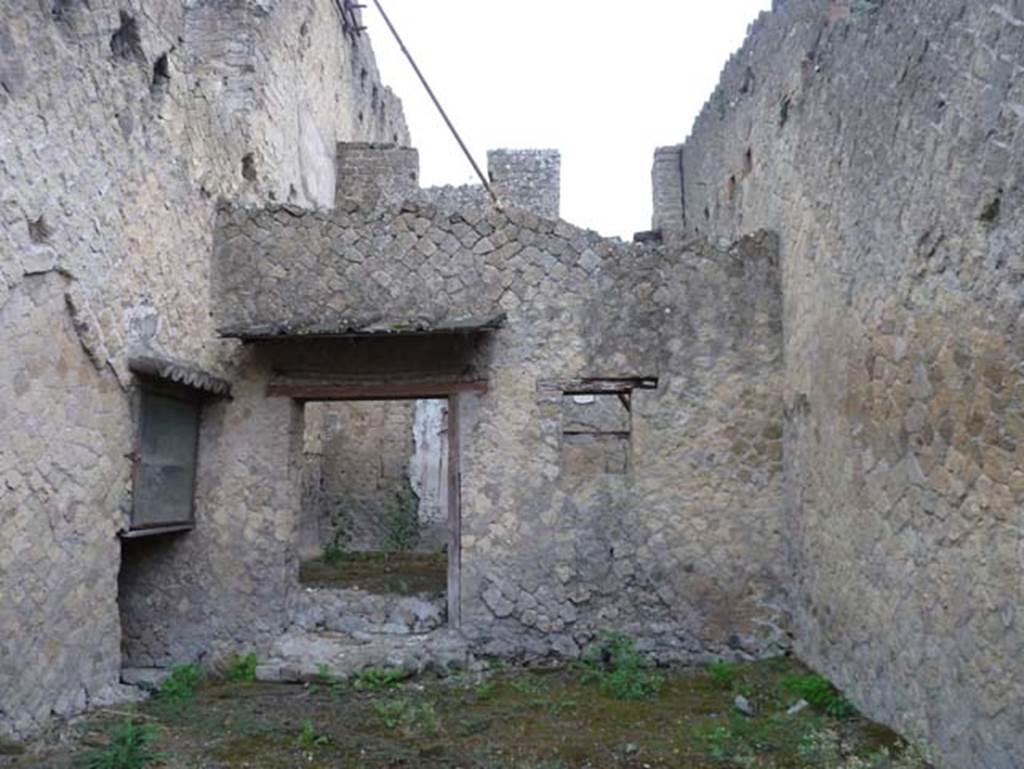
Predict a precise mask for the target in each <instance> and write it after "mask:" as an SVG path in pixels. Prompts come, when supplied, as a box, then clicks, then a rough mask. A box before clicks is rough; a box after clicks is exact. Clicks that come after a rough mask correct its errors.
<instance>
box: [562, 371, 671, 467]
mask: <svg viewBox="0 0 1024 769" xmlns="http://www.w3.org/2000/svg"><path fill="white" fill-rule="evenodd" d="M656 387H657V380H656V379H651V378H647V379H587V380H581V381H579V382H570V383H566V384H564V385H563V387H562V400H561V424H562V470H563V472H565V473H566V474H567V475H569V476H570V477H593V476H596V475H625V474H626V473H628V472H629V465H630V445H631V441H630V438H631V435H632V429H633V408H632V405H633V390H635V389H654V388H656Z"/></svg>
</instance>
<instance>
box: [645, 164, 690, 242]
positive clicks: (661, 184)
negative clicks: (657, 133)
mask: <svg viewBox="0 0 1024 769" xmlns="http://www.w3.org/2000/svg"><path fill="white" fill-rule="evenodd" d="M651 186H652V188H653V192H654V216H653V218H652V225H651V226H652V228H653V229H654V230H655V231H660V232H661V234H662V237H663V238H664V239H665V240H669V239H671V238H673V237H675V238H678V237H680V236H681V235H682V233H683V228H684V226H685V224H686V215H685V212H684V210H683V146H682V145H681V144H680V145H677V146H675V147H659V148H658V149H657V150H655V151H654V167H653V168H652V170H651Z"/></svg>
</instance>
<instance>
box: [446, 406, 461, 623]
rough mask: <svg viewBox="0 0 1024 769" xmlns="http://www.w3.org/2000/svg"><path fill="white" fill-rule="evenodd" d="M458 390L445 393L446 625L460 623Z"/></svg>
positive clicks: (459, 437)
mask: <svg viewBox="0 0 1024 769" xmlns="http://www.w3.org/2000/svg"><path fill="white" fill-rule="evenodd" d="M460 400H461V398H460V397H459V395H458V394H456V393H452V394H451V395H449V396H448V625H449V627H452V628H458V627H460V626H461V625H462V471H461V466H460V455H461V453H462V452H461V449H460V445H461V443H462V441H461V435H460V420H459V406H460Z"/></svg>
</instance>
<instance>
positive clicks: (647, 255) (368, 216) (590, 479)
mask: <svg viewBox="0 0 1024 769" xmlns="http://www.w3.org/2000/svg"><path fill="white" fill-rule="evenodd" d="M215 271H216V280H215V285H216V286H217V297H218V299H217V303H216V304H217V306H218V308H219V312H218V317H217V322H218V325H219V326H220V327H221V328H222V329H225V330H228V331H229V332H230V333H237V334H242V335H245V334H247V333H249V331H247V330H246V329H249V330H250V331H252V332H255V334H256V335H257V336H260V335H263V334H265V333H267V330H268V329H276V328H285V329H290V330H294V329H296V328H298V326H297V325H296V324H295V322H294V315H295V311H294V308H295V307H303V308H308V313H309V315H308V317H313V318H316V321H317V328H316V330H317V331H318V332H319V334H321V335H323V334H328V333H331V330H332V329H333V330H334V331H338V330H341V331H344V330H351V329H353V328H362V329H366V330H370V329H376V330H377V331H378V332H379V334H378V335H377V336H370V337H369V338H368V339H364V340H360V339H358V338H357V339H352V340H341V341H335V342H332V341H330V340H328V339H324V338H323V337H322V336H320V337H318V338H316V339H311V340H310V341H309V342H308V343H303V342H301V341H297V340H296V339H295V338H294V337H291V338H289V339H286V340H282V341H280V342H264V343H263V345H261V346H266V347H267V348H268V353H267V354H268V355H275V356H291V358H293V359H294V360H293V362H291V363H289V361H288V360H287V359H283V360H282V359H281V358H280V357H278V358H275V360H276V361H277V362H276V363H275V364H274V365H275V368H276V369H277V370H278V371H279V372H285V373H286V372H287V371H288V370H289V368H290V367H291V368H293V369H294V370H295V371H296V376H300V375H301V376H314V378H316V379H321V378H331V379H332V380H336V379H337V378H338V377H340V378H341V379H342V380H343V381H344V380H345V379H351V380H353V381H358V382H362V381H366V380H367V379H368V378H370V377H374V376H376V377H377V378H382V377H386V378H387V381H391V380H392V379H393V378H394V377H395V376H396V374H395V367H399V370H401V371H403V372H404V374H403V375H405V376H414V375H419V376H422V375H423V372H422V371H420V370H419V369H417V368H416V365H417V364H416V363H415V359H414V358H413V357H412V356H410V355H409V354H408V352H409V351H410V350H413V349H415V350H417V351H418V352H417V354H418V355H424V356H426V360H429V361H430V364H429V365H432V366H433V365H447V366H449V367H450V368H451V369H452V370H453V371H454V372H458V376H459V377H468V378H474V377H478V378H485V379H486V380H487V381H488V386H489V389H488V392H487V393H486V394H484V395H468V394H466V395H460V396H459V398H458V402H459V405H458V408H459V421H460V423H461V436H460V442H461V446H462V465H461V476H462V489H461V492H462V505H463V518H462V552H461V565H462V604H461V614H462V622H463V629H464V630H465V631H466V632H467V634H469V635H470V636H471V637H472V638H473V639H474V640H475V641H476V643H477V644H479V645H480V646H481V647H482V648H484V649H486V650H487V651H490V652H493V653H499V654H508V653H514V652H530V653H538V654H539V653H545V652H549V651H552V650H554V651H557V652H559V653H562V654H567V655H574V654H576V653H578V651H579V649H580V646H581V645H582V644H585V643H586V642H587V641H589V640H590V639H592V638H593V637H594V635H595V634H596V633H598V632H599V631H602V630H607V629H609V628H613V627H614V628H617V629H621V630H623V631H625V632H628V633H631V634H632V635H634V636H635V637H637V638H639V639H641V643H642V644H643V646H644V647H645V648H650V649H653V650H656V651H657V652H658V653H659V654H660V655H662V656H663V657H664V658H677V659H678V658H686V659H693V658H695V657H698V656H699V655H701V654H704V653H708V652H722V651H726V652H728V651H729V650H730V649H746V650H748V651H750V652H753V653H756V652H760V651H764V650H765V649H766V648H767V646H768V645H769V643H771V642H772V641H778V640H782V639H781V634H782V633H784V628H783V627H781V625H782V624H784V616H783V612H782V611H781V610H780V608H779V606H778V604H777V599H778V598H779V596H780V594H781V591H782V582H781V581H782V579H783V578H784V575H785V574H786V573H787V569H786V565H785V558H784V555H785V554H784V549H783V539H782V534H781V525H782V517H781V501H782V499H781V491H782V486H781V478H782V444H781V438H782V428H781V424H782V412H781V401H780V390H779V387H780V386H781V375H782V368H781V366H782V358H781V325H780V324H781V293H780V286H779V274H778V265H777V259H776V253H775V244H774V240H773V239H772V238H770V237H767V236H760V237H757V238H750V239H747V240H745V241H743V242H742V243H740V244H738V245H737V246H736V247H735V248H733V249H731V250H725V251H719V250H713V249H710V248H706V247H703V246H700V247H693V248H691V249H690V250H685V251H684V250H681V249H664V248H656V247H642V246H632V245H627V244H624V243H622V242H621V241H617V240H605V239H602V238H600V236H598V235H597V234H596V233H593V232H586V231H583V230H580V229H577V228H575V227H572V226H571V225H568V224H566V223H564V222H558V221H552V220H546V219H541V218H539V217H537V216H535V215H533V214H530V213H527V212H523V211H521V210H511V211H509V212H508V213H502V212H499V211H496V210H493V209H490V210H489V209H479V210H468V211H462V212H460V213H456V214H453V213H451V212H444V211H441V210H439V209H437V208H434V207H432V206H429V205H423V204H416V203H408V204H406V205H404V206H403V207H401V208H395V209H392V210H391V211H376V212H364V211H360V210H357V209H354V208H351V207H350V208H349V209H348V210H337V211H334V212H319V213H300V212H296V211H292V210H281V209H277V210H274V209H271V210H267V211H252V210H242V209H225V210H224V211H223V212H222V215H221V224H220V228H219V234H218V245H217V247H216V251H215ZM314 275H315V276H316V279H315V280H314V279H311V276H314ZM424 289H426V290H424ZM502 313H504V314H505V315H506V323H505V325H504V326H503V327H501V328H500V329H499V330H497V331H494V332H493V334H491V335H489V336H488V335H484V337H482V338H479V339H478V341H476V342H475V343H474V342H473V341H472V340H473V339H474V338H476V337H468V338H467V339H466V341H464V342H460V344H462V345H472V347H471V351H470V352H469V353H468V357H466V356H467V352H466V350H463V349H462V348H461V347H460V348H457V349H458V350H462V351H461V352H459V353H458V354H456V353H454V352H453V353H449V354H445V353H444V352H443V348H441V349H440V350H439V349H437V348H436V347H435V346H433V345H436V344H438V342H436V341H435V342H431V341H430V340H431V339H445V338H448V336H446V335H444V334H440V335H437V336H436V337H422V336H401V335H395V334H394V333H388V332H389V331H392V332H393V331H394V330H396V329H397V330H401V329H412V328H419V329H427V328H435V329H437V328H445V327H451V326H457V325H458V323H459V322H460V321H462V320H464V319H466V318H480V317H483V318H489V317H493V316H494V315H495V314H502ZM450 336H451V338H452V339H461V338H462V337H461V335H459V334H454V335H450ZM403 340H404V341H403ZM420 340H426V341H420ZM399 342H402V343H403V344H404V345H405V347H390V346H389V345H393V344H398V343H399ZM304 344H308V345H312V346H314V348H315V349H317V350H319V352H318V356H319V359H320V361H322V362H321V363H319V364H317V363H315V362H313V361H312V360H311V359H310V356H309V355H308V354H304V353H302V352H301V350H302V349H303V345H304ZM270 350H273V351H274V352H270ZM374 351H376V352H374ZM421 365H422V364H421ZM318 366H319V367H318ZM324 367H328V368H330V369H331V371H330V372H325V371H324ZM311 372H315V374H314V373H311ZM587 377H598V378H601V377H604V378H612V379H623V378H627V379H628V378H634V377H640V378H644V381H645V382H646V381H650V380H651V379H652V378H653V379H656V380H657V384H656V389H651V390H643V389H637V390H635V391H633V392H632V393H631V394H630V389H631V386H629V387H626V388H625V389H624V390H623V397H624V398H626V401H625V402H628V404H629V411H628V412H627V413H626V414H625V415H623V413H622V411H621V410H622V409H623V408H624V406H623V405H622V403H623V401H621V400H620V399H619V398H618V396H614V397H615V402H614V406H615V408H616V409H619V411H617V412H616V414H615V415H616V419H618V420H619V422H618V423H617V424H619V427H618V428H616V429H612V430H600V429H599V430H597V434H592V435H589V436H581V435H579V431H578V430H576V429H573V428H572V427H571V426H572V425H575V424H577V423H579V422H580V415H579V414H575V413H574V412H572V411H571V409H572V402H570V403H569V404H568V408H569V409H570V411H565V409H566V408H567V404H566V398H565V397H564V395H563V393H564V392H572V391H574V390H573V387H574V385H573V382H575V381H576V380H579V379H581V378H587ZM570 401H571V399H570ZM580 405H581V406H582V404H580ZM590 422H593V423H595V424H597V425H598V426H600V425H601V424H603V422H602V420H601V419H590V420H588V419H583V420H582V423H585V424H586V423H590ZM623 425H624V426H623Z"/></svg>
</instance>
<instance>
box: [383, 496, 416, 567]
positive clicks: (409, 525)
mask: <svg viewBox="0 0 1024 769" xmlns="http://www.w3.org/2000/svg"><path fill="white" fill-rule="evenodd" d="M384 532H385V533H384V549H385V550H386V551H387V552H389V553H406V552H408V551H410V550H412V549H413V548H414V547H416V545H417V544H418V543H419V541H420V519H419V515H418V514H417V505H416V495H415V494H413V493H412V491H411V490H409V489H403V490H402V491H399V492H396V493H395V499H394V501H393V502H392V503H391V504H390V505H388V508H387V510H385V511H384Z"/></svg>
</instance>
